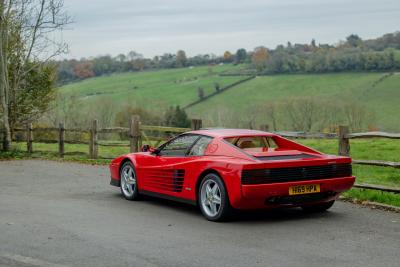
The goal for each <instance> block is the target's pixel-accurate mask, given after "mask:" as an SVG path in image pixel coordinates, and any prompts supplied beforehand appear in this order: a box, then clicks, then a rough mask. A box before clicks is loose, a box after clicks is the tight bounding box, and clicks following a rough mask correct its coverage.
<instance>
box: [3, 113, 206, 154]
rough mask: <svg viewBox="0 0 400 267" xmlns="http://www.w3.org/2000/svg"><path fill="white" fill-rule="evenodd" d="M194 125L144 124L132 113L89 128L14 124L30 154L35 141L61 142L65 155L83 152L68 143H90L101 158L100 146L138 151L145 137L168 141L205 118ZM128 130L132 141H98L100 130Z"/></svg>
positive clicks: (199, 124) (195, 122)
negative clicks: (119, 123) (74, 136)
mask: <svg viewBox="0 0 400 267" xmlns="http://www.w3.org/2000/svg"><path fill="white" fill-rule="evenodd" d="M191 123H192V125H191V128H179V127H165V126H155V125H144V124H142V123H141V122H140V118H139V116H132V118H131V120H130V122H129V127H112V128H98V121H97V120H93V121H92V123H91V126H90V127H89V128H87V129H82V128H65V126H64V123H60V124H59V127H36V128H33V126H32V124H28V125H27V126H26V128H14V133H18V132H24V133H25V139H26V147H27V152H28V153H29V154H31V153H33V151H34V147H33V143H34V141H35V142H37V143H47V144H51V143H58V155H59V156H60V157H64V155H66V154H82V153H80V152H70V153H66V152H65V144H85V145H88V156H89V158H90V159H98V158H99V152H98V151H99V146H104V147H129V148H130V152H138V151H139V150H140V147H141V145H142V142H143V141H146V142H156V143H155V146H158V144H160V143H161V142H162V141H166V140H167V139H168V138H170V137H172V136H174V135H176V134H180V133H184V132H187V131H190V130H198V129H200V128H201V127H202V121H201V120H198V119H192V120H191ZM35 132H47V133H57V136H58V138H57V140H54V139H40V140H35V139H34V133H35ZM148 132H150V133H159V134H158V136H151V135H149V134H147V133H148ZM66 133H80V134H88V135H89V141H82V140H66V138H65V135H66ZM110 133H115V134H125V135H127V136H128V139H129V143H128V144H121V143H110V142H101V141H99V138H98V136H99V134H110ZM2 134H3V131H1V130H0V140H3V137H2V136H1V135H2Z"/></svg>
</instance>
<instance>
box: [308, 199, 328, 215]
mask: <svg viewBox="0 0 400 267" xmlns="http://www.w3.org/2000/svg"><path fill="white" fill-rule="evenodd" d="M334 203H335V200H331V201H329V202H325V203H321V204H315V205H310V206H302V207H301V208H302V209H303V210H304V211H305V212H309V213H316V212H324V211H327V210H328V209H330V208H331V207H332V206H333V204H334Z"/></svg>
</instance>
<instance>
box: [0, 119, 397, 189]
mask: <svg viewBox="0 0 400 267" xmlns="http://www.w3.org/2000/svg"><path fill="white" fill-rule="evenodd" d="M191 122H192V123H191V128H178V127H165V126H154V125H144V124H142V123H141V122H140V118H139V116H132V118H131V120H130V122H129V127H128V128H124V127H112V128H98V122H97V120H93V122H92V124H91V127H90V128H88V129H79V128H65V127H64V124H63V123H60V124H59V127H46V128H43V127H42V128H33V127H32V124H28V125H27V127H26V128H25V129H24V128H16V129H14V132H21V131H22V132H25V135H26V146H27V151H28V153H33V150H34V147H33V142H34V132H57V133H58V140H40V141H38V142H40V143H58V154H59V156H60V157H64V155H66V154H74V152H70V153H65V144H86V145H88V146H89V153H88V156H89V158H91V159H98V158H99V153H98V148H99V146H104V147H129V148H130V152H137V151H139V150H140V147H141V145H142V142H143V141H146V142H148V143H150V142H156V143H155V145H154V146H158V145H159V144H160V143H161V142H162V141H165V140H166V139H168V137H166V134H165V133H167V136H168V134H169V137H172V136H173V135H176V134H180V133H184V132H187V131H190V130H198V129H200V128H202V120H199V119H193V120H192V121H191ZM260 129H261V130H263V131H268V130H269V127H268V125H261V126H260ZM66 132H70V133H83V134H89V141H88V142H85V141H81V140H68V141H67V140H66V139H65V134H66ZM1 133H2V132H1V131H0V134H1ZM105 133H119V134H121V133H122V134H126V135H127V136H128V139H129V144H120V143H118V144H117V143H107V142H100V141H99V140H98V135H99V134H105ZM148 133H161V136H160V134H159V135H158V136H151V135H150V134H148ZM275 133H276V134H279V135H281V136H283V137H287V138H292V139H310V138H311V139H337V140H338V154H339V155H342V156H349V155H350V140H351V139H356V138H389V139H400V134H398V133H385V132H365V133H350V132H349V128H348V127H347V126H340V127H339V133H338V134H336V133H306V132H285V131H279V132H275ZM77 153H79V152H77ZM353 163H354V164H362V165H371V166H381V167H382V166H383V167H390V168H400V162H391V161H383V160H353ZM354 187H357V188H361V189H374V190H380V191H386V192H392V193H400V189H399V188H389V187H384V186H376V185H367V184H356V185H355V186H354Z"/></svg>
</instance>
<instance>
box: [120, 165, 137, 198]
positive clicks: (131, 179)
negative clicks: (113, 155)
mask: <svg viewBox="0 0 400 267" xmlns="http://www.w3.org/2000/svg"><path fill="white" fill-rule="evenodd" d="M120 177H121V193H122V195H123V196H124V197H125V198H126V199H128V200H136V199H137V198H138V190H137V182H136V172H135V168H134V167H133V165H132V163H131V162H130V161H127V162H125V163H124V165H122V168H121V173H120Z"/></svg>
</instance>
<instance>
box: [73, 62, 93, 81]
mask: <svg viewBox="0 0 400 267" xmlns="http://www.w3.org/2000/svg"><path fill="white" fill-rule="evenodd" d="M74 74H75V76H76V77H78V78H80V79H85V78H90V77H93V76H94V71H93V63H92V62H90V61H84V62H81V63H78V64H76V65H75V66H74Z"/></svg>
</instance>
